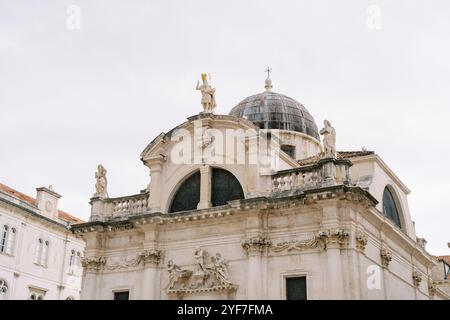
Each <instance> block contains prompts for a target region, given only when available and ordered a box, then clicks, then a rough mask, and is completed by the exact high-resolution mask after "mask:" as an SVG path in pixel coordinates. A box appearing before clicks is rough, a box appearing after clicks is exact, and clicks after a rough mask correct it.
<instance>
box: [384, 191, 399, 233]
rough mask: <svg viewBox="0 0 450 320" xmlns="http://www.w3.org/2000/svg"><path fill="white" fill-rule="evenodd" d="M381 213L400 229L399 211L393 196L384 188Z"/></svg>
mask: <svg viewBox="0 0 450 320" xmlns="http://www.w3.org/2000/svg"><path fill="white" fill-rule="evenodd" d="M383 213H384V215H385V216H386V217H388V218H389V219H390V220H391V221H392V222H394V223H395V224H396V225H397V226H398V227H401V224H400V215H399V211H398V208H397V205H396V204H395V200H394V196H393V194H392V193H391V191H390V190H389V188H388V187H386V188H384V192H383Z"/></svg>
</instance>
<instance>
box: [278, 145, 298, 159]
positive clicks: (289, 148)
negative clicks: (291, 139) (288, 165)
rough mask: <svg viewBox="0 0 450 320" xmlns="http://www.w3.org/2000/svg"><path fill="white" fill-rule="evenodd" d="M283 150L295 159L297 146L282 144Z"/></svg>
mask: <svg viewBox="0 0 450 320" xmlns="http://www.w3.org/2000/svg"><path fill="white" fill-rule="evenodd" d="M281 150H282V151H283V152H285V153H286V154H287V155H288V156H289V157H291V158H292V159H295V146H290V145H287V144H285V145H282V146H281Z"/></svg>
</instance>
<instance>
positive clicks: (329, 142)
mask: <svg viewBox="0 0 450 320" xmlns="http://www.w3.org/2000/svg"><path fill="white" fill-rule="evenodd" d="M323 124H324V126H325V127H324V128H323V129H322V130H320V134H321V135H323V149H324V150H323V151H324V152H325V155H326V156H333V157H335V156H336V131H335V130H334V128H333V127H332V126H331V123H330V121H328V120H324V122H323Z"/></svg>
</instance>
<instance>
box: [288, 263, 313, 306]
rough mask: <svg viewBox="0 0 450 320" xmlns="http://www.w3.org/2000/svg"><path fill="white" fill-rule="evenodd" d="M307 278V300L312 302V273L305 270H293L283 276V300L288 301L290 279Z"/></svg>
mask: <svg viewBox="0 0 450 320" xmlns="http://www.w3.org/2000/svg"><path fill="white" fill-rule="evenodd" d="M300 277H303V278H306V300H310V294H311V292H310V279H309V278H310V273H309V272H307V271H305V270H291V271H286V272H283V273H282V274H281V299H282V300H287V280H286V279H288V278H300Z"/></svg>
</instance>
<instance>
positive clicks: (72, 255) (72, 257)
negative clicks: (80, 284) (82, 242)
mask: <svg viewBox="0 0 450 320" xmlns="http://www.w3.org/2000/svg"><path fill="white" fill-rule="evenodd" d="M75 259H76V256H75V250H72V251H70V258H69V274H73V273H74V271H75V263H76V262H75Z"/></svg>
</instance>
